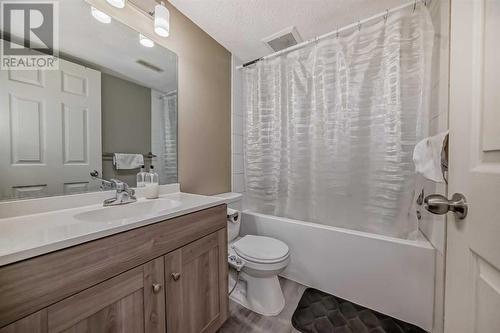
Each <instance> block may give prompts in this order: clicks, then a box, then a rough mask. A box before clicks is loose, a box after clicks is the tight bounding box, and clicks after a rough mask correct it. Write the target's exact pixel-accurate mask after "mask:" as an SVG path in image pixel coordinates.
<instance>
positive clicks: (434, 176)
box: [413, 131, 448, 183]
mask: <svg viewBox="0 0 500 333" xmlns="http://www.w3.org/2000/svg"><path fill="white" fill-rule="evenodd" d="M447 135H448V131H446V132H444V133H440V134H438V135H435V136H431V137H429V138H425V139H423V140H422V141H420V142H419V143H417V145H416V146H415V149H414V150H413V162H414V163H415V171H416V172H417V173H419V174H421V175H422V176H424V177H425V178H427V179H429V180H432V181H434V182H436V183H444V182H445V180H444V178H443V170H442V167H441V153H442V151H443V146H444V142H445V139H446V136H447Z"/></svg>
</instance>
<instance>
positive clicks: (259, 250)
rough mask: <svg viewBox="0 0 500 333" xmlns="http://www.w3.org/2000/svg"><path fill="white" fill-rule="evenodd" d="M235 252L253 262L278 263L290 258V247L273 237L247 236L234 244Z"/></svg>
mask: <svg viewBox="0 0 500 333" xmlns="http://www.w3.org/2000/svg"><path fill="white" fill-rule="evenodd" d="M232 247H233V249H234V251H235V252H236V253H237V254H238V255H239V256H240V257H242V258H243V259H246V260H249V261H253V262H277V261H281V260H283V259H284V258H286V257H287V256H288V251H289V249H288V246H287V245H286V244H285V243H283V242H282V241H280V240H277V239H275V238H271V237H264V236H253V235H247V236H244V237H243V238H241V239H240V240H238V241H236V242H234V244H233V246H232Z"/></svg>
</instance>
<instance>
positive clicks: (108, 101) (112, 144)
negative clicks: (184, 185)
mask: <svg viewBox="0 0 500 333" xmlns="http://www.w3.org/2000/svg"><path fill="white" fill-rule="evenodd" d="M101 114H102V151H103V153H130V154H147V153H149V152H151V151H152V150H151V89H150V88H146V87H144V86H141V85H138V84H136V83H133V82H130V81H126V80H123V79H120V78H118V77H115V76H112V75H109V74H106V73H102V74H101ZM112 161H113V160H112V159H111V158H103V161H102V175H103V177H104V178H105V179H112V178H118V179H120V180H122V181H125V182H126V183H127V184H129V185H130V186H134V187H135V186H136V181H137V179H136V174H137V172H138V171H139V169H135V170H115V169H114V168H113V163H112ZM144 162H145V163H144V164H145V165H146V168H148V167H149V162H150V161H148V160H145V161H144Z"/></svg>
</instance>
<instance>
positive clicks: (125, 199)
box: [90, 170, 137, 207]
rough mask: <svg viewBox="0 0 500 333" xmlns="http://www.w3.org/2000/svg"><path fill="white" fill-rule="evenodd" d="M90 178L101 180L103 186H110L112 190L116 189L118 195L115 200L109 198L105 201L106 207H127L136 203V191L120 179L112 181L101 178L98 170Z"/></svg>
mask: <svg viewBox="0 0 500 333" xmlns="http://www.w3.org/2000/svg"><path fill="white" fill-rule="evenodd" d="M90 176H91V177H92V178H94V179H98V180H100V181H101V182H102V183H103V184H107V185H109V186H110V187H111V188H115V189H116V194H115V197H114V198H109V199H106V200H104V202H103V205H104V207H108V206H118V205H126V204H129V203H132V202H136V201H137V198H136V197H135V191H134V190H133V189H131V188H129V187H128V184H127V183H125V182H122V181H120V180H118V179H110V180H106V179H103V178H100V177H99V172H97V171H96V170H94V171H92V172H91V173H90Z"/></svg>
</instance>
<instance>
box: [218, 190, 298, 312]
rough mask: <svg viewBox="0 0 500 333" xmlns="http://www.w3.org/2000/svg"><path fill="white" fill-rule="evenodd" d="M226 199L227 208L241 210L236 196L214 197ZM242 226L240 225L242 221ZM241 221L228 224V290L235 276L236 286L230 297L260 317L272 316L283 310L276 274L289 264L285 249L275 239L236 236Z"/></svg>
mask: <svg viewBox="0 0 500 333" xmlns="http://www.w3.org/2000/svg"><path fill="white" fill-rule="evenodd" d="M218 196H219V197H224V198H226V199H227V201H226V202H227V204H228V208H232V209H236V210H240V211H241V206H242V202H241V201H242V197H241V194H237V193H226V194H222V195H218ZM243 223H244V222H243ZM240 226H241V219H239V220H238V221H236V222H231V221H228V226H227V227H228V228H227V230H228V252H229V253H228V262H229V265H230V266H231V267H232V268H233V270H232V275H233V279H232V281H231V282H230V283H229V284H230V285H229V288H230V289H232V287H233V286H234V283H235V282H236V277H235V276H236V275H237V273H236V271H237V270H238V271H240V273H239V282H238V286H237V288H236V290H235V292H233V293H232V294H231V295H230V297H231V299H232V300H233V301H235V302H237V303H239V304H241V305H242V306H244V307H246V308H248V309H250V310H252V311H254V312H256V313H259V314H261V315H264V316H276V315H278V314H279V313H280V312H281V311H282V310H283V308H284V307H285V298H284V297H283V292H282V291H281V286H280V283H279V280H278V274H279V273H281V272H282V271H283V270H284V269H285V268H286V266H287V265H288V263H289V262H290V252H289V248H288V246H287V245H286V244H285V243H284V242H282V241H280V240H278V239H275V238H271V237H265V236H256V235H244V236H242V237H241V236H240V235H239V232H240Z"/></svg>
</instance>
